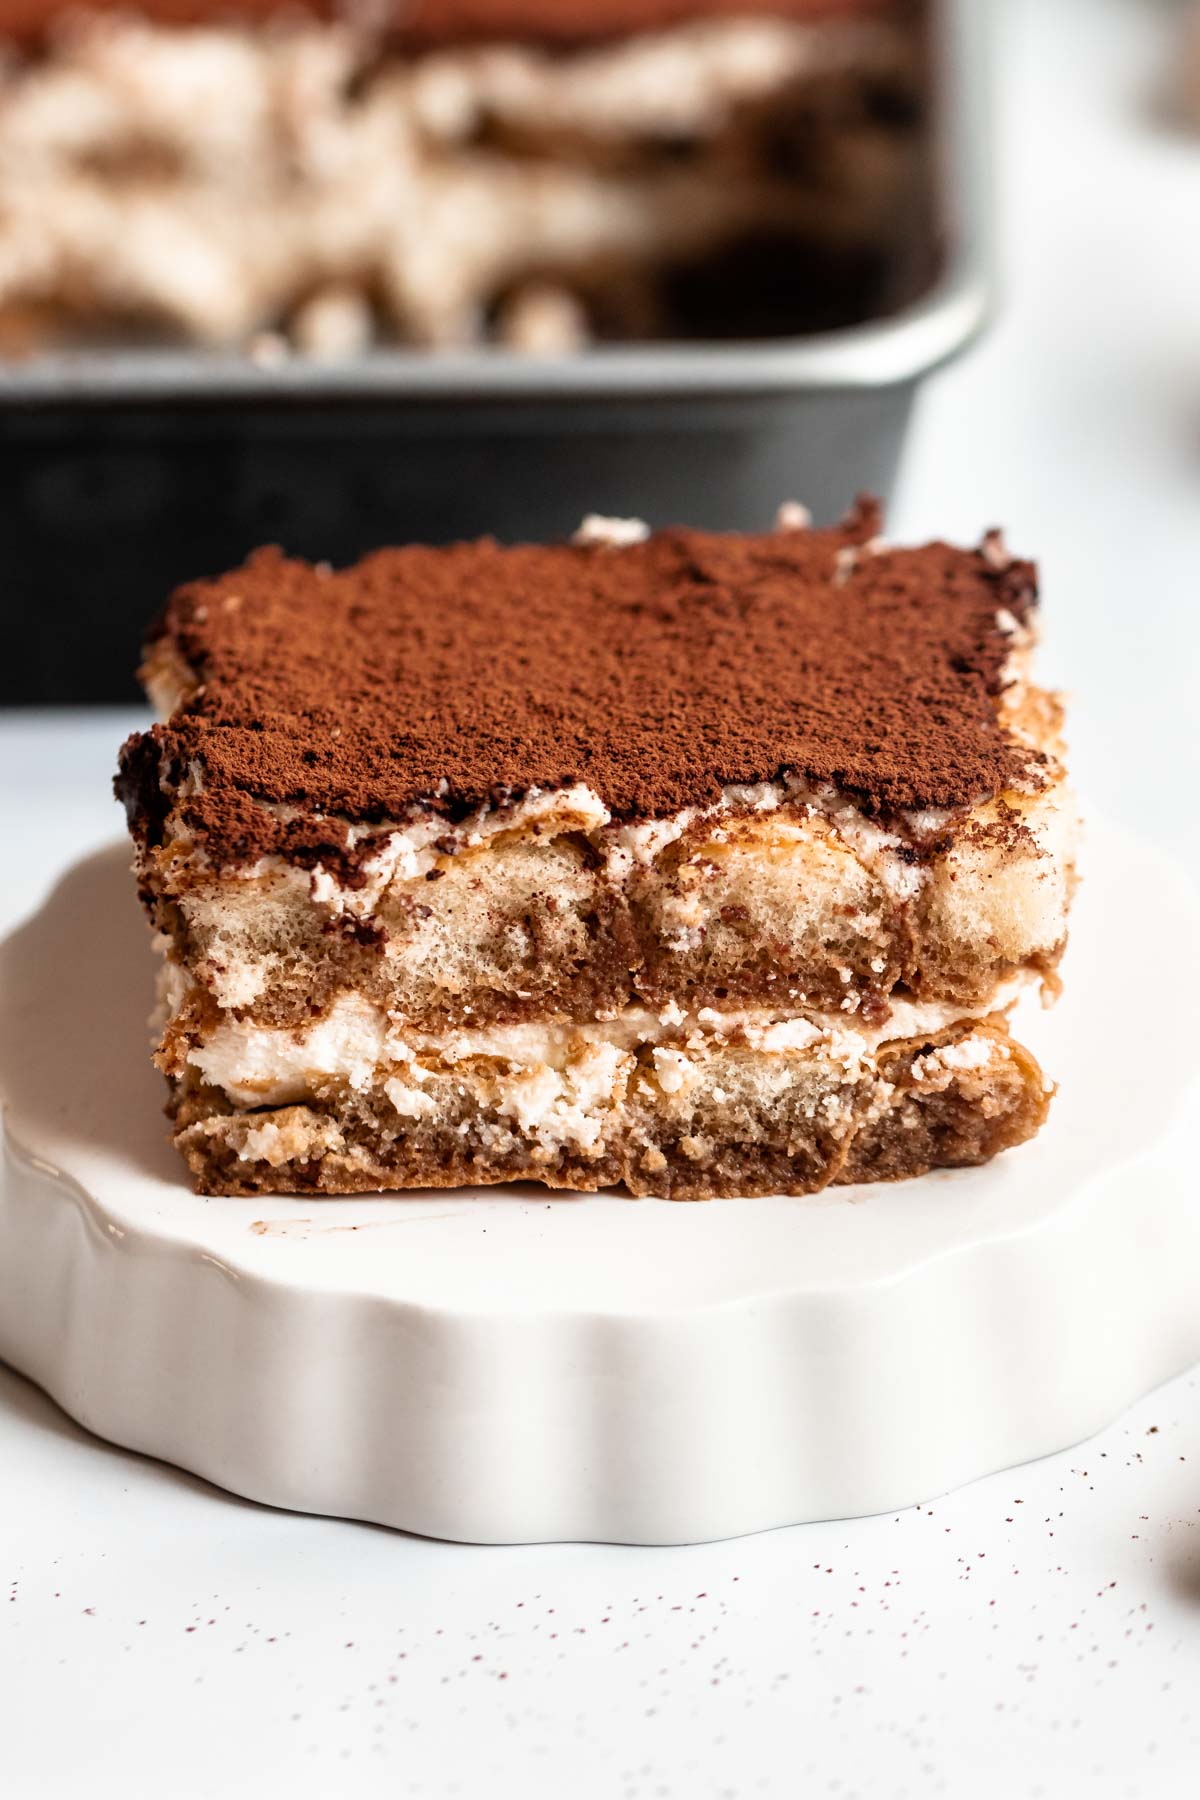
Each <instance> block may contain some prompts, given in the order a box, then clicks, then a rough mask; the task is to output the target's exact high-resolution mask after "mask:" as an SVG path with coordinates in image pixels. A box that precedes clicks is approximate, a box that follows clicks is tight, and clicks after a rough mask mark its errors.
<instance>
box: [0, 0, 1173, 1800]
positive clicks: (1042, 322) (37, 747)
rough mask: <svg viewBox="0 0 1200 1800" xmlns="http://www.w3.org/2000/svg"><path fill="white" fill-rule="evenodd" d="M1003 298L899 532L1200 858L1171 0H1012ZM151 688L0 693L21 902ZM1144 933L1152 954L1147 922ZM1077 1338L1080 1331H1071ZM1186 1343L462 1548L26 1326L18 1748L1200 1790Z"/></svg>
mask: <svg viewBox="0 0 1200 1800" xmlns="http://www.w3.org/2000/svg"><path fill="white" fill-rule="evenodd" d="M998 10H1000V11H1001V12H1002V43H1003V47H1004V52H1005V66H1006V83H1007V96H1006V103H1005V108H1004V115H1005V116H1004V131H1005V159H1004V161H1005V178H1006V187H1007V207H1006V230H1005V238H1006V256H1007V269H1008V283H1009V297H1008V305H1007V310H1006V313H1005V315H1004V318H1003V322H1002V323H1001V324H1000V326H999V327H998V328H997V329H996V330H995V331H994V333H993V334H992V336H991V337H990V339H989V340H988V342H987V344H986V345H985V346H984V347H983V348H982V349H981V350H980V351H978V352H977V353H976V354H975V355H973V356H972V357H971V358H970V360H969V361H968V362H966V363H965V364H963V365H962V366H961V367H959V368H956V369H954V370H952V371H950V372H948V373H947V374H945V375H944V376H943V377H941V378H940V379H939V380H938V381H937V382H936V383H935V384H934V385H933V386H932V387H931V389H930V391H929V393H928V395H927V398H926V400H925V402H924V404H923V406H922V410H921V416H920V419H919V423H918V428H917V433H916V438H915V441H914V444H913V448H912V454H911V457H910V461H909V465H908V469H907V474H906V479H905V483H904V489H903V493H902V495H901V498H900V502H899V505H898V507H897V509H896V510H895V513H894V516H893V521H892V525H893V529H894V531H895V533H896V535H897V536H916V535H919V534H920V535H923V534H932V533H941V534H944V535H947V536H957V537H974V536H975V535H976V534H977V533H978V531H979V530H980V529H981V528H982V527H983V526H985V525H988V524H991V523H993V522H996V521H1003V522H1004V523H1005V524H1006V526H1007V527H1008V529H1009V535H1010V540H1011V541H1012V543H1013V544H1014V547H1016V548H1018V549H1020V550H1021V551H1029V552H1032V553H1036V554H1037V555H1039V556H1040V558H1041V560H1042V564H1043V571H1044V577H1045V607H1046V621H1047V628H1048V646H1047V657H1046V662H1047V665H1048V668H1049V671H1050V673H1051V674H1052V675H1053V676H1054V677H1056V678H1058V679H1061V680H1063V681H1066V682H1069V684H1070V686H1071V688H1072V690H1073V692H1074V695H1075V706H1074V714H1073V720H1074V723H1073V739H1074V760H1075V764H1076V768H1077V771H1078V775H1079V780H1080V785H1081V786H1082V788H1083V790H1084V794H1085V798H1086V799H1087V800H1088V801H1090V802H1091V803H1092V804H1096V803H1097V802H1098V801H1102V803H1103V806H1104V808H1105V810H1106V811H1107V812H1108V813H1109V814H1110V815H1112V816H1113V817H1114V818H1116V819H1117V820H1119V821H1121V822H1124V823H1127V824H1129V825H1131V826H1133V827H1134V828H1135V829H1141V830H1142V831H1144V832H1148V833H1150V834H1151V835H1153V836H1154V837H1155V838H1156V839H1158V841H1159V842H1161V843H1162V844H1164V845H1166V846H1169V847H1171V848H1172V849H1173V850H1174V851H1175V853H1176V854H1177V855H1178V857H1179V858H1180V859H1181V860H1182V861H1183V862H1184V863H1185V864H1186V865H1187V866H1188V867H1189V868H1190V869H1191V871H1192V873H1193V875H1195V874H1197V873H1200V855H1198V853H1197V847H1196V844H1195V842H1194V827H1195V824H1196V816H1197V815H1196V807H1195V804H1194V801H1193V800H1192V799H1191V798H1190V795H1191V794H1192V793H1193V792H1194V786H1193V785H1192V784H1194V783H1195V782H1196V779H1197V776H1198V774H1200V768H1198V764H1197V752H1196V725H1197V718H1198V716H1200V706H1198V704H1197V691H1198V686H1197V684H1198V677H1200V231H1197V229H1196V224H1197V219H1198V217H1200V139H1196V140H1193V141H1189V140H1188V139H1186V138H1185V137H1182V136H1179V135H1176V134H1174V133H1173V132H1172V131H1171V130H1169V129H1168V128H1167V127H1166V126H1165V125H1160V124H1159V123H1158V122H1157V119H1158V113H1157V107H1156V98H1157V96H1156V86H1157V83H1158V80H1159V77H1160V75H1161V72H1162V69H1163V68H1164V66H1165V65H1166V62H1167V57H1168V44H1169V39H1168V36H1167V32H1166V26H1167V23H1168V21H1169V20H1170V18H1171V17H1172V16H1173V15H1174V13H1175V12H1176V11H1177V9H1173V8H1168V7H1166V6H1160V5H1158V4H1154V3H1153V0H1143V3H1139V0H1053V3H1052V4H1050V3H1048V0H1004V4H1003V6H1002V8H1000V9H998ZM135 722H136V719H135V716H134V715H116V714H113V713H102V714H93V715H91V716H70V715H66V714H58V715H48V714H45V713H43V714H38V715H27V716H24V717H22V716H19V715H18V716H10V717H8V718H7V719H4V720H3V721H2V722H0V843H4V844H6V845H12V844H13V843H14V842H19V843H20V845H21V858H20V864H19V867H18V866H14V859H13V858H12V857H11V856H9V855H8V854H7V853H6V854H5V857H4V860H3V861H2V862H0V924H4V925H8V924H10V923H13V922H15V921H16V919H17V918H19V917H20V916H22V915H23V914H24V913H26V912H27V911H28V910H29V909H30V908H31V907H33V906H34V905H35V904H36V903H37V901H38V899H39V897H40V896H41V895H42V894H43V893H44V892H45V891H46V889H47V887H48V886H49V884H50V883H51V881H52V880H53V878H54V875H55V873H56V871H57V869H58V867H59V866H60V864H61V862H62V860H63V848H62V847H63V845H64V844H67V845H69V847H70V852H71V855H72V856H74V855H77V854H80V853H82V852H83V851H84V850H86V849H88V848H91V847H93V846H96V845H98V844H100V843H102V842H104V841H107V840H109V839H111V838H112V837H113V836H114V835H115V834H117V833H118V831H119V829H120V821H119V817H118V815H117V813H116V810H115V808H114V807H113V806H112V805H111V803H110V801H109V798H108V792H107V782H108V776H109V773H110V769H111V766H112V762H113V753H114V749H115V745H116V742H117V740H118V738H119V737H120V735H121V734H122V733H123V732H124V731H125V730H126V729H127V728H128V727H129V726H130V725H131V724H133V723H135ZM1139 948H1141V949H1143V950H1144V954H1145V959H1146V965H1147V966H1146V969H1145V971H1144V973H1140V972H1139V971H1137V970H1132V969H1130V967H1129V961H1128V957H1127V955H1123V957H1122V963H1121V968H1122V972H1123V974H1124V976H1125V978H1126V979H1127V980H1129V981H1130V982H1131V983H1132V982H1133V981H1134V980H1136V979H1138V978H1139V974H1140V978H1142V979H1145V978H1152V976H1153V974H1154V972H1155V971H1154V966H1153V954H1154V945H1153V942H1152V941H1151V942H1148V943H1147V944H1146V945H1145V946H1139ZM1047 1378H1048V1379H1049V1378H1051V1372H1050V1371H1048V1372H1047ZM1198 1672H1200V1378H1198V1377H1197V1375H1196V1374H1193V1375H1189V1376H1184V1377H1182V1378H1181V1379H1179V1380H1178V1381H1176V1382H1174V1383H1173V1384H1172V1385H1171V1386H1169V1387H1168V1388H1166V1389H1163V1390H1161V1391H1160V1392H1159V1393H1157V1394H1155V1395H1153V1396H1151V1397H1150V1398H1149V1399H1147V1400H1146V1401H1145V1402H1144V1403H1143V1404H1142V1405H1140V1406H1139V1407H1138V1408H1136V1409H1135V1411H1134V1412H1133V1413H1131V1414H1130V1415H1129V1416H1127V1417H1126V1418H1125V1419H1124V1420H1122V1421H1121V1422H1120V1423H1118V1424H1117V1425H1115V1426H1113V1427H1112V1429H1110V1430H1109V1431H1108V1432H1106V1433H1105V1434H1104V1435H1103V1436H1102V1437H1101V1438H1099V1439H1097V1440H1095V1441H1093V1442H1091V1443H1089V1444H1088V1445H1086V1446H1084V1447H1081V1448H1078V1449H1076V1450H1074V1451H1069V1452H1065V1453H1063V1454H1062V1455H1060V1456H1055V1457H1051V1458H1049V1459H1048V1460H1046V1461H1045V1462H1042V1463H1040V1464H1037V1465H1035V1466H1033V1467H1030V1468H1026V1469H1022V1470H1020V1471H1017V1472H1015V1473H1011V1474H1004V1475H999V1476H996V1477H994V1478H993V1479H991V1480H988V1481H984V1482H981V1483H978V1484H977V1485H976V1486H975V1487H973V1488H971V1489H969V1490H967V1491H965V1492H961V1493H959V1494H956V1495H953V1496H951V1497H949V1498H944V1499H940V1500H934V1501H932V1503H931V1504H930V1505H928V1506H926V1507H921V1508H918V1509H917V1510H915V1511H912V1512H908V1513H904V1514H901V1515H899V1516H887V1517H882V1518H878V1519H871V1520H865V1521H859V1522H856V1523H852V1524H831V1525H820V1526H806V1527H803V1528H798V1529H795V1530H790V1531H781V1532H775V1533H771V1534H768V1535H765V1536H762V1537H758V1538H751V1539H743V1540H741V1541H738V1542H734V1543H729V1544H720V1545H709V1546H703V1547H698V1548H694V1549H676V1550H630V1549H612V1548H604V1547H596V1546H590V1547H576V1546H569V1545H567V1546H552V1547H548V1548H533V1549H528V1548H526V1549H513V1550H496V1549H470V1548H463V1547H458V1546H450V1545H444V1544H437V1543H428V1542H422V1541H420V1540H417V1539H410V1538H406V1537H404V1536H402V1535H399V1534H396V1533H390V1532H387V1531H382V1530H378V1529H375V1528H372V1527H367V1526H359V1525H353V1524H345V1523H340V1522H336V1521H331V1520H321V1519H308V1518H299V1517H292V1516H289V1515H283V1514H276V1513H272V1512H269V1511H267V1510H265V1509H263V1508H259V1507H256V1506H253V1505H250V1504H248V1503H246V1502H243V1501H239V1500H235V1499H231V1498H229V1497H227V1496H225V1495H223V1494H220V1493H217V1492H215V1491H214V1490H212V1489H209V1488H207V1487H205V1486H204V1484H202V1483H200V1482H198V1481H195V1480H193V1479H191V1478H190V1477H187V1476H185V1475H181V1474H178V1473H176V1472H174V1471H172V1470H170V1469H167V1468H163V1467H160V1466H158V1465H155V1464H151V1463H147V1462H145V1461H143V1460H141V1459H139V1458H138V1457H135V1456H131V1455H127V1454H125V1453H123V1452H120V1451H117V1450H113V1449H110V1448H108V1447H106V1446H104V1445H102V1444H99V1443H97V1442H95V1441H93V1440H92V1439H90V1438H88V1437H87V1436H86V1435H85V1434H84V1433H83V1432H81V1431H80V1430H78V1429H77V1428H76V1427H74V1426H73V1425H71V1424H70V1423H69V1422H67V1421H66V1420H65V1419H64V1418H63V1417H62V1416H61V1415H60V1414H59V1413H58V1412H57V1411H56V1410H55V1408H54V1407H53V1406H52V1405H51V1404H49V1402H47V1401H46V1400H45V1399H43V1398H42V1397H41V1396H40V1395H39V1394H38V1393H36V1392H35V1391H34V1390H33V1389H32V1388H31V1387H30V1386H29V1385H28V1384H27V1383H25V1382H24V1381H22V1380H20V1379H19V1378H17V1377H16V1376H14V1375H11V1374H8V1373H6V1372H4V1371H3V1370H0V1787H2V1789H3V1792H4V1793H5V1795H6V1796H7V1795H11V1796H12V1797H13V1800H29V1797H32V1796H37V1800H59V1797H67V1800H74V1797H75V1796H77V1795H81V1794H85V1793H86V1794H87V1795H88V1796H89V1800H106V1797H107V1796H109V1795H113V1796H116V1795H120V1796H122V1800H128V1797H129V1796H134V1797H135V1800H136V1797H137V1796H140V1795H142V1794H152V1793H153V1794H155V1795H159V1794H161V1795H165V1796H168V1797H169V1800H189V1797H191V1796H208V1795H218V1794H220V1795H223V1796H231V1797H232V1796H238V1795H243V1794H246V1795H249V1794H255V1795H261V1794H264V1793H265V1794H268V1795H272V1794H276V1793H280V1794H282V1793H287V1794H288V1795H289V1796H294V1797H295V1800H308V1797H309V1796H314V1797H315V1796H321V1797H325V1796H329V1795H343V1794H353V1795H359V1794H362V1795H374V1794H385V1793H386V1794H387V1795H389V1796H397V1797H402V1796H409V1795H412V1796H430V1797H438V1800H440V1797H442V1796H451V1795H462V1796H467V1797H473V1796H475V1795H486V1796H488V1800H506V1797H507V1796H509V1795H513V1796H516V1795H520V1796H523V1797H529V1800H543V1797H547V1800H549V1797H553V1800H559V1797H560V1796H563V1795H570V1796H571V1797H572V1800H591V1797H592V1796H595V1797H597V1800H601V1797H603V1800H609V1797H612V1800H635V1797H636V1800H657V1797H663V1800H666V1797H668V1796H670V1797H672V1800H709V1797H711V1800H733V1797H734V1796H736V1797H738V1800H741V1797H743V1796H745V1797H747V1800H749V1797H751V1796H757V1795H769V1796H775V1795H780V1796H788V1797H789V1800H792V1797H794V1796H798V1795H801V1794H803V1795H810V1794H811V1795H822V1794H829V1795H834V1796H837V1797H838V1800H854V1796H864V1797H865V1796H869V1797H870V1800H901V1797H902V1796H913V1797H914V1800H915V1797H920V1796H925V1795H932V1794H949V1795H953V1796H956V1795H968V1794H969V1795H970V1796H971V1797H972V1800H1019V1797H1022V1796H1037V1795H1045V1796H1047V1800H1062V1797H1063V1796H1073V1795H1075V1794H1084V1793H1086V1794H1087V1795H1088V1796H1089V1797H1094V1800H1134V1797H1137V1796H1146V1797H1153V1800H1174V1797H1175V1796H1180V1797H1183V1796H1188V1797H1189V1800H1190V1797H1191V1796H1192V1795H1194V1794H1195V1793H1196V1791H1197V1781H1198V1776H1197V1770H1198V1769H1200V1684H1198V1682H1197V1674H1198Z"/></svg>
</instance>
